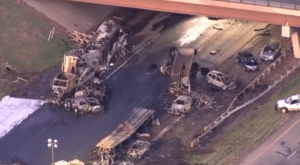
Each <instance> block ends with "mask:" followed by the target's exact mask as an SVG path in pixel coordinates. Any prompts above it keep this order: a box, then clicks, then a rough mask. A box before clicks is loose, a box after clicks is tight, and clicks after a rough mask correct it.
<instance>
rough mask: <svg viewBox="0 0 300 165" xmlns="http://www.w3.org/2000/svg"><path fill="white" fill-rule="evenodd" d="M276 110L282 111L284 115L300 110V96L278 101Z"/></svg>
mask: <svg viewBox="0 0 300 165" xmlns="http://www.w3.org/2000/svg"><path fill="white" fill-rule="evenodd" d="M275 110H280V111H281V112H282V113H287V112H289V111H299V110H300V94H296V95H292V96H290V97H289V98H286V99H283V100H278V101H277V102H276V105H275Z"/></svg>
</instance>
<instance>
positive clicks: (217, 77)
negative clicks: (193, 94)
mask: <svg viewBox="0 0 300 165" xmlns="http://www.w3.org/2000/svg"><path fill="white" fill-rule="evenodd" d="M206 80H207V82H208V83H209V84H212V85H215V86H217V87H219V88H221V89H223V90H234V89H236V83H235V78H233V79H230V78H229V77H228V76H227V75H226V74H224V73H221V72H219V71H216V70H213V71H210V72H209V73H208V74H207V75H206Z"/></svg>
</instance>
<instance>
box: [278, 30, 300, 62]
mask: <svg viewBox="0 0 300 165" xmlns="http://www.w3.org/2000/svg"><path fill="white" fill-rule="evenodd" d="M281 36H282V37H288V38H291V40H292V44H293V51H294V57H295V58H300V45H299V31H298V28H296V27H290V26H282V28H281Z"/></svg>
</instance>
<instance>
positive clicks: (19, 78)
mask: <svg viewBox="0 0 300 165" xmlns="http://www.w3.org/2000/svg"><path fill="white" fill-rule="evenodd" d="M19 80H22V81H25V82H27V80H26V79H23V78H21V77H17V80H15V81H12V82H13V83H16V82H18V81H19Z"/></svg>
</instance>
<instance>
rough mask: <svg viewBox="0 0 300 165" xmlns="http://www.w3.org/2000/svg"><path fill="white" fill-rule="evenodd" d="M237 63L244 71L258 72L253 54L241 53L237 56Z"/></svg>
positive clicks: (248, 52)
mask: <svg viewBox="0 0 300 165" xmlns="http://www.w3.org/2000/svg"><path fill="white" fill-rule="evenodd" d="M237 62H238V63H239V64H240V65H241V67H242V68H243V70H244V71H248V70H251V71H254V70H258V63H257V60H255V59H254V57H253V54H252V53H251V52H250V51H247V50H245V51H241V52H239V53H238V55H237Z"/></svg>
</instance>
